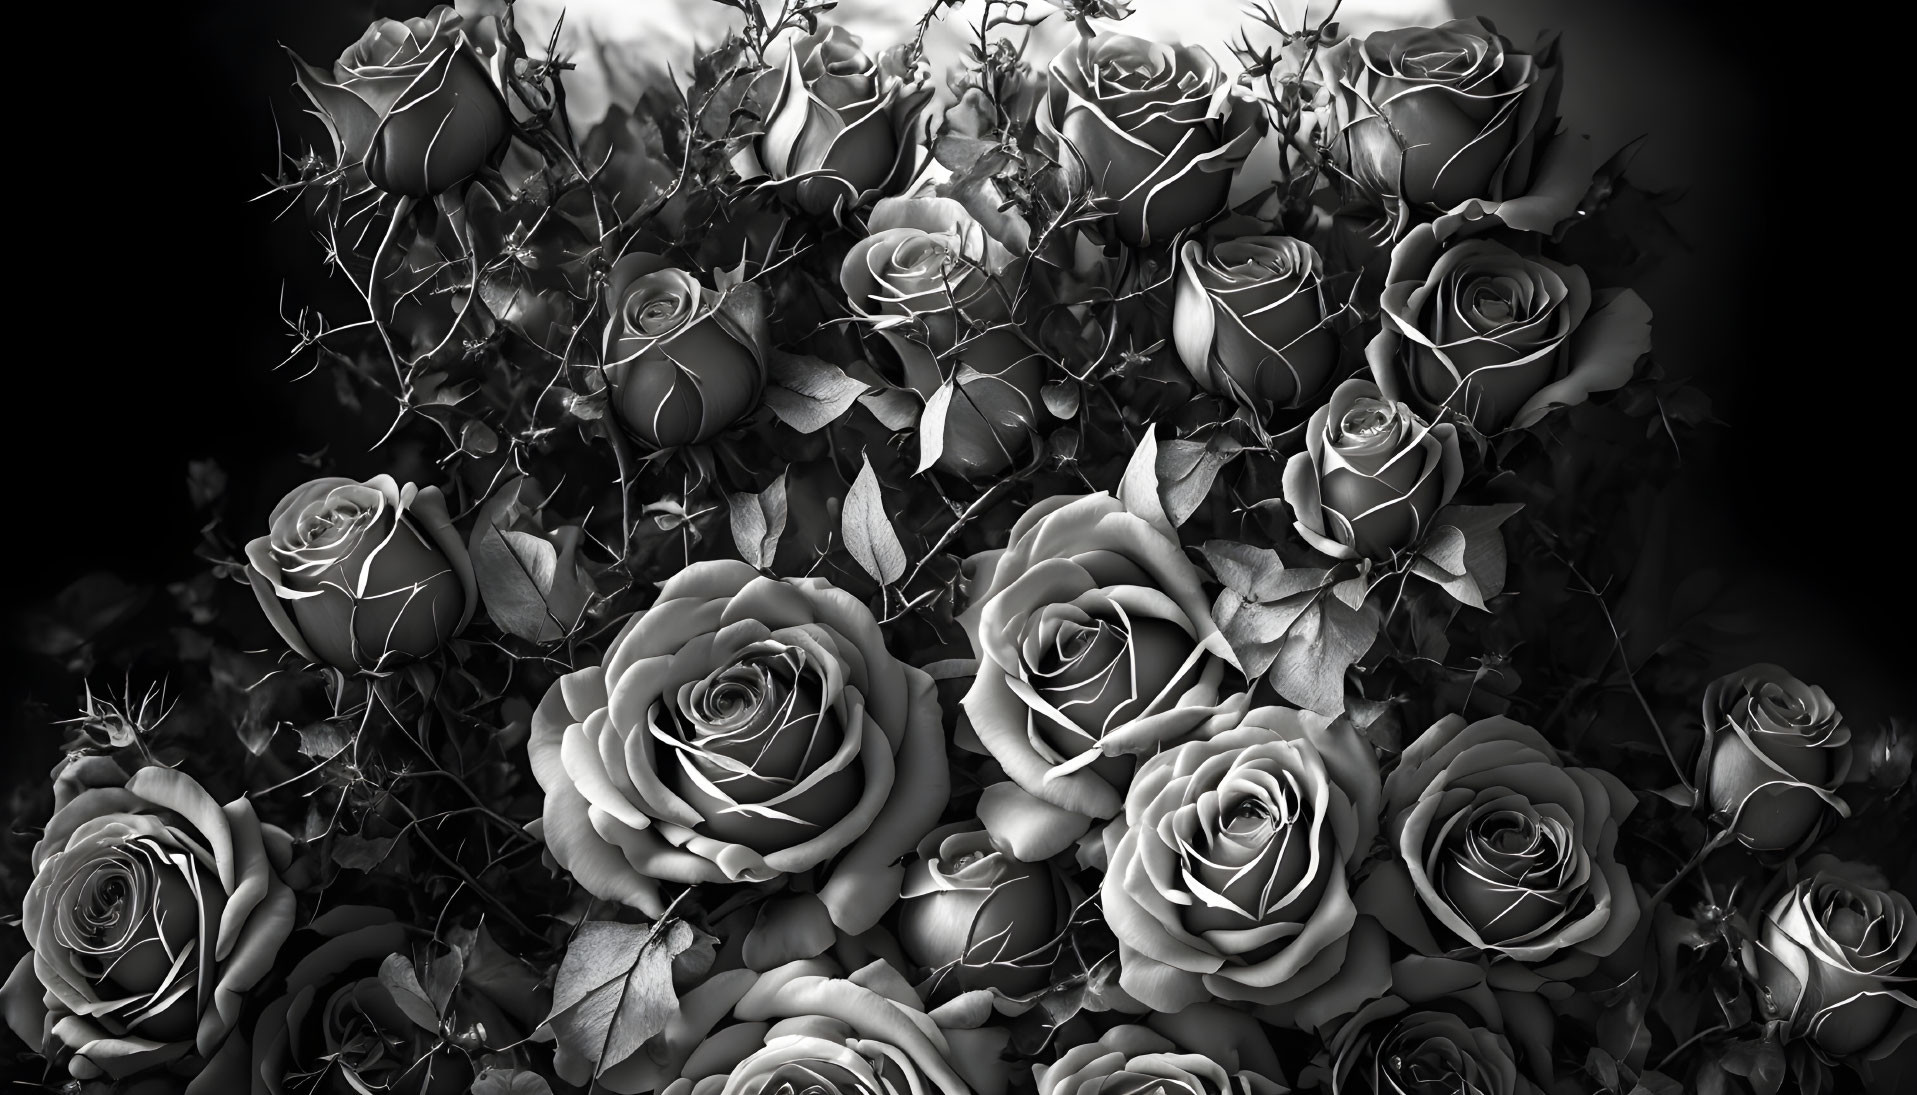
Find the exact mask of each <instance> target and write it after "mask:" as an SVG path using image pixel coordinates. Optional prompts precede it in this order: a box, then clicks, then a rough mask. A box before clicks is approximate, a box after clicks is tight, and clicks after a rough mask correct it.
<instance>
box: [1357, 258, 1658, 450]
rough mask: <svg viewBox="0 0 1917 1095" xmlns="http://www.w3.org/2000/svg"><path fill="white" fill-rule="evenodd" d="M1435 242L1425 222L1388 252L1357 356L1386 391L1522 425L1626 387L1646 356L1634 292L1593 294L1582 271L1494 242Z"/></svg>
mask: <svg viewBox="0 0 1917 1095" xmlns="http://www.w3.org/2000/svg"><path fill="white" fill-rule="evenodd" d="M1441 242H1442V241H1441V240H1440V238H1439V235H1438V233H1437V232H1436V231H1435V230H1434V229H1433V227H1432V226H1431V225H1428V224H1421V225H1419V226H1417V227H1416V228H1413V229H1412V230H1411V232H1410V233H1409V234H1408V235H1406V236H1405V238H1404V239H1403V240H1400V241H1399V242H1398V245H1397V246H1396V247H1395V248H1393V249H1392V252H1391V270H1390V273H1388V274H1387V275H1386V277H1385V287H1384V291H1383V294H1382V295H1381V296H1380V297H1379V305H1378V306H1379V309H1380V311H1381V313H1382V315H1383V317H1384V318H1383V321H1382V324H1381V326H1380V328H1379V330H1378V334H1377V335H1376V336H1375V337H1373V338H1372V340H1371V345H1370V346H1368V347H1367V348H1366V351H1365V352H1366V356H1367V357H1368V358H1369V359H1370V361H1371V369H1372V375H1373V377H1374V378H1375V379H1376V380H1377V381H1378V386H1379V387H1380V388H1382V389H1383V390H1384V391H1385V392H1386V393H1387V394H1388V395H1389V396H1390V398H1392V399H1394V400H1395V399H1399V398H1408V399H1409V400H1410V401H1411V402H1414V403H1416V404H1417V405H1418V406H1419V407H1420V408H1421V409H1423V410H1424V411H1425V412H1426V413H1427V414H1428V415H1431V416H1433V417H1437V416H1438V415H1440V414H1442V412H1444V411H1447V410H1449V411H1455V412H1457V413H1458V414H1460V415H1462V416H1463V417H1465V418H1468V419H1470V421H1471V423H1472V424H1473V425H1475V426H1476V427H1477V428H1478V429H1479V430H1480V431H1482V432H1484V433H1496V432H1497V431H1499V430H1503V429H1506V428H1512V429H1523V428H1524V427H1526V426H1530V425H1533V424H1535V423H1536V422H1537V421H1538V420H1539V419H1541V418H1543V417H1544V416H1545V415H1546V414H1547V413H1549V412H1550V410H1551V409H1552V408H1553V407H1563V406H1573V405H1575V404H1578V403H1582V402H1584V401H1585V400H1586V399H1587V398H1589V397H1590V396H1591V395H1592V393H1594V392H1607V391H1610V390H1612V389H1613V388H1617V387H1620V386H1622V385H1623V384H1624V383H1625V382H1627V381H1629V380H1630V379H1631V376H1632V374H1633V372H1634V371H1635V370H1636V366H1637V360H1638V358H1640V357H1642V356H1644V354H1646V353H1648V352H1649V351H1650V348H1651V325H1650V317H1651V313H1650V310H1649V309H1648V308H1646V307H1645V305H1644V301H1643V300H1642V299H1641V298H1640V297H1638V295H1637V294H1636V293H1634V292H1632V291H1630V290H1628V289H1626V290H1624V291H1623V292H1620V293H1600V294H1593V293H1592V291H1591V284H1590V281H1589V279H1587V278H1586V277H1585V276H1584V271H1583V270H1580V269H1579V268H1577V267H1575V266H1567V265H1565V264H1563V263H1558V262H1553V261H1551V260H1550V259H1548V258H1544V257H1542V256H1528V255H1521V254H1519V253H1518V252H1516V251H1514V250H1512V249H1511V248H1510V247H1507V246H1505V245H1504V244H1503V243H1500V242H1498V241H1497V240H1493V239H1489V238H1476V239H1467V240H1462V241H1454V242H1453V243H1452V244H1451V245H1450V246H1449V247H1445V246H1442V245H1441ZM1400 392H1403V393H1404V394H1403V395H1402V396H1401V395H1400V394H1399V393H1400Z"/></svg>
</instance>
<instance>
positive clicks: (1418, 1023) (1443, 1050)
mask: <svg viewBox="0 0 1917 1095" xmlns="http://www.w3.org/2000/svg"><path fill="white" fill-rule="evenodd" d="M1528 1021H1529V1017H1528V1016H1526V1015H1523V1014H1511V1013H1507V1012H1506V1011H1505V1010H1504V1009H1503V1008H1502V1007H1501V1006H1500V1005H1499V1002H1498V995H1497V994H1496V993H1494V992H1493V991H1492V990H1491V987H1490V986H1489V985H1487V984H1486V983H1485V980H1484V969H1483V967H1481V966H1479V965H1478V964H1477V963H1475V962H1459V961H1454V960H1452V959H1448V958H1428V957H1425V956H1423V955H1412V956H1410V957H1408V958H1403V959H1400V960H1398V961H1397V962H1394V963H1392V964H1391V991H1390V992H1389V993H1386V994H1385V995H1384V996H1383V997H1381V998H1379V999H1377V1000H1372V1001H1370V1002H1368V1003H1366V1004H1365V1005H1364V1006H1363V1007H1362V1008H1359V1009H1358V1010H1357V1012H1355V1013H1353V1014H1352V1016H1351V1017H1350V1018H1348V1019H1346V1020H1344V1021H1343V1022H1342V1023H1340V1024H1339V1025H1338V1028H1337V1030H1336V1031H1335V1032H1334V1033H1333V1034H1332V1035H1331V1037H1330V1038H1329V1039H1328V1040H1327V1042H1326V1046H1325V1048H1326V1051H1327V1052H1326V1060H1325V1063H1324V1066H1323V1067H1324V1068H1325V1071H1326V1073H1327V1074H1328V1076H1329V1081H1330V1082H1329V1083H1328V1084H1320V1085H1319V1088H1320V1090H1328V1091H1329V1093H1330V1095H1405V1093H1407V1092H1465V1093H1469V1095H1538V1093H1539V1092H1540V1091H1541V1090H1542V1088H1541V1086H1540V1084H1539V1083H1538V1082H1537V1078H1536V1076H1535V1075H1534V1074H1533V1073H1532V1071H1531V1070H1530V1068H1529V1067H1527V1063H1526V1057H1525V1055H1524V1054H1523V1053H1521V1052H1520V1048H1521V1047H1523V1040H1522V1038H1521V1037H1520V1035H1519V1034H1518V1032H1517V1028H1518V1027H1520V1026H1521V1025H1523V1024H1525V1023H1526V1022H1528ZM1548 1025H1549V1024H1548V1020H1547V1023H1546V1026H1547V1028H1548ZM1514 1042H1516V1043H1517V1045H1514ZM1547 1042H1548V1040H1538V1041H1536V1042H1535V1043H1534V1045H1533V1046H1532V1047H1529V1048H1533V1049H1534V1050H1535V1051H1536V1052H1537V1053H1538V1054H1539V1055H1540V1057H1541V1059H1543V1060H1546V1061H1548V1060H1549V1056H1548V1052H1547V1051H1546V1050H1545V1049H1544V1047H1545V1045H1546V1044H1547Z"/></svg>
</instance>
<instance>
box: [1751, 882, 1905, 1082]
mask: <svg viewBox="0 0 1917 1095" xmlns="http://www.w3.org/2000/svg"><path fill="white" fill-rule="evenodd" d="M1807 867H1808V871H1809V877H1806V878H1804V879H1802V880H1801V881H1799V882H1798V883H1797V885H1796V886H1793V887H1792V888H1791V890H1790V892H1789V893H1786V894H1785V895H1784V896H1783V897H1781V898H1779V899H1778V901H1777V903H1776V904H1775V905H1772V906H1771V908H1770V911H1769V912H1767V913H1765V914H1764V922H1763V923H1762V925H1760V926H1759V930H1758V939H1757V941H1756V942H1754V943H1749V944H1746V950H1745V954H1744V957H1745V965H1746V966H1747V968H1749V969H1751V971H1752V974H1753V976H1755V977H1756V979H1757V982H1758V984H1759V985H1760V986H1761V987H1762V989H1763V993H1762V998H1763V1003H1764V1011H1765V1017H1766V1018H1769V1019H1776V1020H1782V1021H1783V1023H1784V1024H1785V1032H1786V1036H1787V1037H1790V1038H1807V1039H1809V1040H1810V1041H1812V1042H1814V1043H1815V1044H1816V1045H1817V1047H1818V1048H1819V1049H1821V1050H1823V1051H1824V1052H1825V1053H1828V1054H1831V1055H1832V1056H1835V1057H1852V1056H1855V1057H1861V1058H1863V1059H1865V1060H1877V1059H1879V1058H1882V1057H1884V1056H1886V1055H1888V1054H1889V1053H1890V1052H1891V1051H1892V1050H1894V1049H1896V1048H1897V1046H1898V1045H1899V1044H1900V1043H1902V1042H1903V1041H1904V1040H1905V1039H1907V1038H1909V1037H1910V1036H1911V1035H1912V1034H1913V1033H1917V1000H1913V999H1912V997H1911V994H1910V992H1909V990H1908V989H1907V987H1906V986H1908V985H1909V984H1910V981H1911V978H1912V976H1913V967H1912V963H1911V952H1912V951H1913V950H1917V922H1914V921H1917V916H1913V915H1912V911H1911V904H1910V899H1909V898H1907V897H1905V896H1904V895H1903V894H1900V893H1897V892H1895V891H1893V890H1888V889H1886V888H1885V887H1884V880H1883V878H1882V877H1881V876H1879V875H1878V874H1877V873H1876V871H1875V869H1873V868H1871V867H1867V866H1864V865H1862V864H1857V863H1845V862H1842V861H1840V860H1838V859H1836V858H1834V857H1832V856H1827V855H1820V856H1818V857H1816V858H1815V859H1812V860H1811V861H1810V863H1809V864H1808V865H1807Z"/></svg>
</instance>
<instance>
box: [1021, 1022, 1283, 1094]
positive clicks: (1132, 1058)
mask: <svg viewBox="0 0 1917 1095" xmlns="http://www.w3.org/2000/svg"><path fill="white" fill-rule="evenodd" d="M1032 1071H1033V1073H1034V1075H1036V1076H1037V1078H1038V1095H1282V1093H1283V1092H1284V1091H1286V1090H1287V1089H1286V1088H1285V1087H1284V1085H1283V1080H1284V1073H1283V1071H1282V1070H1281V1069H1280V1068H1279V1064H1278V1054H1277V1053H1276V1051H1274V1050H1273V1049H1272V1047H1271V1039H1270V1038H1269V1037H1267V1036H1266V1034H1265V1032H1264V1030H1263V1029H1262V1028H1260V1027H1259V1025H1258V1022H1257V1020H1255V1019H1253V1018H1252V1017H1251V1016H1249V1015H1247V1014H1245V1013H1244V1012H1242V1011H1233V1010H1231V1009H1230V1008H1226V1007H1221V1006H1219V1005H1217V1004H1211V1003H1202V1004H1193V1005H1192V1006H1191V1007H1188V1008H1186V1009H1185V1010H1183V1011H1180V1012H1178V1013H1176V1014H1172V1015H1153V1016H1151V1017H1150V1018H1148V1019H1146V1020H1145V1022H1144V1024H1142V1025H1140V1024H1135V1023H1125V1024H1122V1025H1120V1026H1115V1027H1113V1028H1111V1029H1110V1030H1108V1031H1106V1032H1105V1033H1104V1034H1102V1035H1100V1036H1099V1039H1098V1040H1097V1041H1096V1042H1086V1043H1083V1044H1081V1045H1076V1046H1073V1047H1071V1048H1070V1049H1067V1050H1066V1051H1065V1052H1063V1053H1061V1054H1059V1055H1058V1060H1056V1061H1054V1062H1052V1063H1051V1064H1049V1065H1035V1066H1033V1070H1032Z"/></svg>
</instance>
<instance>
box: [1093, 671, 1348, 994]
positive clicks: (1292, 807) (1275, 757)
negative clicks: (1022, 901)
mask: <svg viewBox="0 0 1917 1095" xmlns="http://www.w3.org/2000/svg"><path fill="white" fill-rule="evenodd" d="M1379 795H1380V790H1379V784H1378V765H1377V759H1376V757H1375V756H1374V755H1373V753H1372V751H1371V747H1370V745H1369V744H1367V743H1366V742H1365V741H1364V739H1363V738H1362V737H1360V736H1359V735H1358V733H1357V731H1356V730H1354V729H1352V727H1351V726H1350V724H1348V723H1342V722H1339V723H1329V722H1328V720H1326V719H1323V718H1322V717H1319V716H1316V715H1311V714H1308V713H1305V712H1299V711H1293V710H1290V709H1289V708H1283V707H1261V708H1258V709H1257V710H1255V711H1251V712H1249V713H1247V714H1246V715H1245V716H1244V719H1243V721H1242V722H1241V723H1240V724H1239V725H1238V726H1237V727H1235V728H1233V729H1230V730H1226V731H1224V732H1223V733H1219V734H1216V735H1215V736H1212V737H1210V738H1206V739H1203V740H1198V741H1189V742H1185V743H1183V744H1181V745H1176V746H1173V747H1171V748H1169V749H1166V750H1165V751H1164V752H1161V753H1159V754H1158V755H1157V756H1154V757H1152V758H1151V759H1150V760H1148V761H1146V762H1145V763H1143V764H1142V765H1140V766H1139V769H1138V777H1137V778H1136V779H1135V780H1133V781H1132V786H1131V789H1130V790H1129V791H1128V792H1127V793H1126V796H1125V814H1124V816H1123V817H1122V818H1119V819H1116V820H1114V821H1113V822H1112V823H1111V824H1110V825H1108V826H1106V828H1105V834H1104V835H1105V854H1106V859H1107V861H1108V864H1109V865H1108V867H1107V869H1106V872H1105V880H1104V887H1103V889H1102V891H1101V893H1102V896H1103V898H1104V908H1105V916H1106V919H1107V920H1108V921H1109V923H1110V924H1111V929H1112V933H1113V934H1114V935H1116V936H1117V937H1118V961H1119V979H1118V983H1119V986H1120V987H1121V988H1123V989H1124V990H1125V991H1126V992H1128V993H1130V994H1131V995H1132V996H1133V997H1135V998H1137V999H1138V1001H1139V1002H1140V1003H1142V1004H1144V1005H1145V1006H1146V1007H1149V1008H1151V1009H1152V1010H1154V1011H1164V1012H1169V1011H1177V1010H1178V1009H1180V1008H1183V1007H1186V1006H1188V1005H1191V1004H1194V1003H1197V1002H1199V1001H1202V1000H1208V999H1220V1000H1236V1001H1244V1002H1248V1003H1252V1004H1257V1005H1265V1006H1269V1007H1273V1008H1274V1009H1275V1011H1274V1012H1273V1013H1272V1014H1273V1017H1274V1018H1275V1019H1278V1020H1279V1021H1283V1022H1286V1023H1298V1024H1300V1025H1304V1026H1316V1025H1318V1024H1319V1023H1321V1022H1323V1021H1324V1020H1325V1019H1326V1018H1328V1017H1331V1016H1336V1015H1340V1014H1343V1013H1344V1012H1347V1011H1350V1010H1351V1009H1352V1008H1355V1007H1356V1006H1357V1005H1358V1004H1359V1002H1360V1001H1362V1000H1364V999H1365V998H1366V997H1367V996H1369V995H1376V994H1377V993H1378V992H1380V991H1382V990H1383V988H1384V983H1383V974H1384V968H1383V967H1384V951H1383V941H1382V939H1377V938H1368V939H1364V940H1358V939H1356V938H1355V937H1354V936H1353V934H1352V929H1353V927H1354V925H1355V924H1356V923H1357V918H1358V910H1357V907H1356V906H1355V905H1354V904H1353V903H1352V898H1351V890H1352V886H1351V878H1352V877H1353V875H1354V874H1355V873H1356V872H1357V870H1358V868H1359V866H1360V865H1362V864H1363V862H1364V861H1365V859H1366V858H1367V856H1368V854H1369V852H1370V849H1371V842H1372V838H1373V837H1374V836H1376V834H1377V827H1378V800H1379ZM1372 944H1375V946H1373V945H1372Z"/></svg>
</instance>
